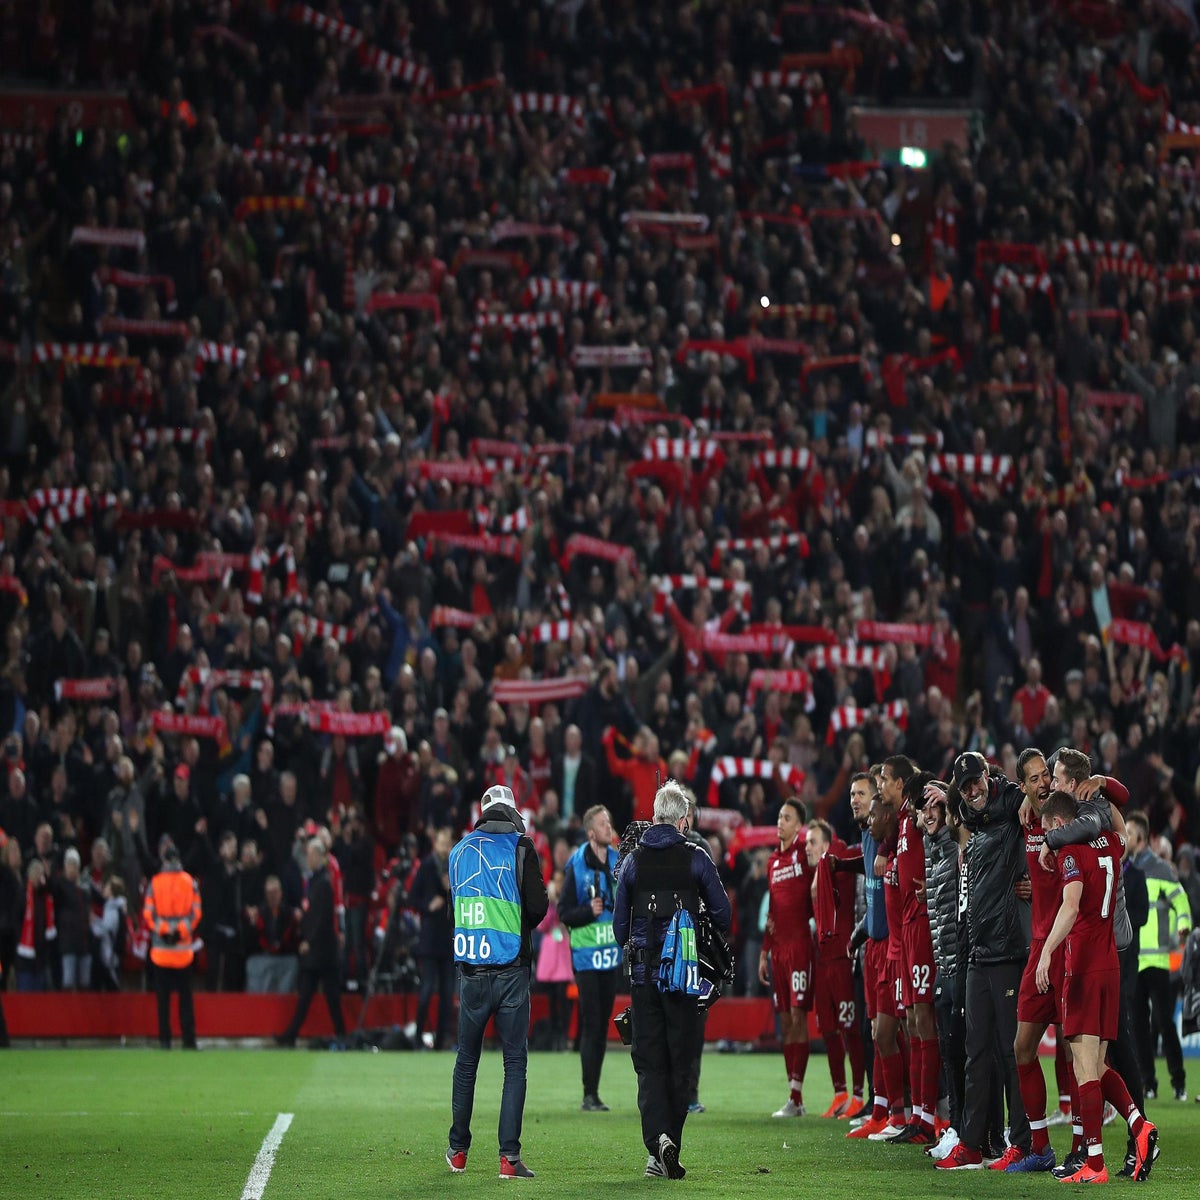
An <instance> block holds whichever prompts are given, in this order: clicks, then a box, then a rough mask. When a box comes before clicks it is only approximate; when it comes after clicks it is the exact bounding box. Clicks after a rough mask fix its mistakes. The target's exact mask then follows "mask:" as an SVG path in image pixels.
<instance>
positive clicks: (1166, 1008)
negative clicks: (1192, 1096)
mask: <svg viewBox="0 0 1200 1200" xmlns="http://www.w3.org/2000/svg"><path fill="white" fill-rule="evenodd" d="M1136 1011H1137V1017H1136V1019H1135V1020H1134V1028H1135V1029H1136V1031H1137V1035H1138V1056H1139V1057H1140V1058H1141V1060H1142V1083H1143V1084H1144V1085H1145V1086H1146V1087H1147V1088H1149V1089H1153V1090H1154V1091H1158V1071H1157V1065H1156V1063H1155V1061H1154V1060H1155V1042H1156V1040H1157V1039H1156V1037H1155V1029H1156V1028H1157V1031H1158V1033H1160V1034H1161V1035H1162V1050H1163V1058H1165V1059H1166V1060H1167V1070H1168V1071H1169V1072H1170V1075H1171V1086H1172V1087H1173V1088H1175V1089H1176V1090H1177V1091H1179V1090H1181V1089H1182V1088H1184V1087H1185V1086H1186V1084H1187V1079H1186V1076H1185V1075H1184V1072H1183V1049H1182V1047H1181V1046H1180V1045H1179V1031H1178V1030H1177V1029H1176V1028H1175V989H1174V988H1173V987H1172V986H1171V973H1170V971H1168V970H1167V969H1166V968H1165V967H1147V968H1146V969H1145V970H1144V971H1139V972H1138V992H1137V1010H1136Z"/></svg>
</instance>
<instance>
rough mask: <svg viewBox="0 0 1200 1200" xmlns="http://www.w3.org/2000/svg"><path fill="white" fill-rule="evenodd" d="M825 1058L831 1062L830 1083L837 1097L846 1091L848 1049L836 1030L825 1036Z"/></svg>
mask: <svg viewBox="0 0 1200 1200" xmlns="http://www.w3.org/2000/svg"><path fill="white" fill-rule="evenodd" d="M825 1057H826V1058H827V1059H828V1060H829V1082H830V1083H832V1084H833V1093H834V1095H835V1096H838V1095H841V1093H842V1092H844V1091H845V1090H846V1047H845V1044H844V1043H843V1042H842V1035H841V1034H840V1033H839V1032H838V1031H837V1030H834V1032H833V1033H827V1034H826V1035H825Z"/></svg>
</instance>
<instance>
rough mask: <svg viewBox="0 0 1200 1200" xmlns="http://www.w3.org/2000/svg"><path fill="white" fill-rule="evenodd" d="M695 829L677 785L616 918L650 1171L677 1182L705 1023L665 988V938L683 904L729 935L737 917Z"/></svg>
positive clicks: (647, 839) (636, 858) (661, 797)
mask: <svg viewBox="0 0 1200 1200" xmlns="http://www.w3.org/2000/svg"><path fill="white" fill-rule="evenodd" d="M689 831H690V823H689V820H688V796H687V793H686V792H685V791H684V790H683V788H681V787H680V786H679V784H677V783H675V782H674V781H673V780H669V781H668V782H667V783H665V784H664V785H663V786H662V787H660V788H659V789H658V792H657V793H656V795H655V797H654V824H653V825H652V826H651V827H650V828H649V829H647V830H646V832H645V833H644V834H643V835H642V839H641V842H640V844H639V845H638V848H637V849H636V850H635V851H634V852H633V853H632V854H631V855H630V856H629V857H628V858H627V859H626V860H625V861H624V862H623V863H622V864H621V868H620V870H619V872H618V878H617V900H616V908H615V911H614V913H613V933H614V934H615V935H616V938H617V944H618V945H621V946H626V947H627V949H626V954H627V956H628V958H629V963H630V984H631V986H630V993H631V999H632V1004H633V1065H634V1069H635V1070H636V1071H637V1077H638V1108H639V1110H640V1111H641V1114H642V1141H643V1142H644V1143H645V1145H646V1149H647V1150H649V1152H650V1158H649V1161H648V1162H647V1163H646V1174H647V1175H648V1176H660V1177H661V1176H664V1175H665V1176H667V1177H668V1178H670V1179H682V1178H683V1177H684V1174H685V1171H684V1168H683V1166H682V1165H681V1164H680V1162H679V1146H680V1143H681V1141H682V1138H683V1124H684V1121H686V1120H687V1114H688V1097H689V1091H690V1089H691V1085H692V1079H693V1075H694V1073H695V1060H696V1059H697V1058H698V1057H699V1056H700V1054H701V1052H702V1051H703V1049H704V1033H703V1028H704V1025H703V1018H702V1013H701V1009H700V1005H699V1002H698V1000H697V999H696V998H695V997H694V996H688V995H684V994H682V993H678V992H660V991H659V989H658V986H657V983H656V976H657V973H658V968H659V962H660V960H661V957H662V948H663V938H664V936H665V935H666V931H667V926H668V925H669V924H670V921H671V917H672V916H673V915H674V912H675V904H676V902H678V903H679V904H681V905H682V906H683V907H684V908H686V909H687V911H688V912H689V913H691V914H692V917H693V919H695V917H696V915H697V914H698V912H699V909H700V902H701V901H703V902H704V905H705V907H706V908H707V910H708V912H709V915H710V916H711V918H712V922H713V924H714V925H715V926H716V927H717V928H718V929H720V930H722V931H723V932H728V930H729V924H730V919H731V916H732V914H731V911H730V907H729V897H728V896H727V895H726V894H725V888H724V887H723V886H722V884H721V879H720V876H719V875H718V874H717V869H716V867H715V866H713V862H712V859H710V858H709V857H708V855H707V854H706V853H705V852H704V851H703V850H701V849H700V848H699V847H697V846H694V845H691V844H690V843H689V842H688V841H687V834H688V832H689Z"/></svg>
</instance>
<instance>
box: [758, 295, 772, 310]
mask: <svg viewBox="0 0 1200 1200" xmlns="http://www.w3.org/2000/svg"><path fill="white" fill-rule="evenodd" d="M758 302H759V304H761V305H762V307H763V308H770V307H771V297H770V296H759V298H758Z"/></svg>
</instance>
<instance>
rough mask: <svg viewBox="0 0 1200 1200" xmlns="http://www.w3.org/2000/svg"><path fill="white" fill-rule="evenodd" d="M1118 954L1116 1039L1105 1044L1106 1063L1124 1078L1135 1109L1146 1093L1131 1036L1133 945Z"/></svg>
mask: <svg viewBox="0 0 1200 1200" xmlns="http://www.w3.org/2000/svg"><path fill="white" fill-rule="evenodd" d="M1118 957H1119V958H1120V961H1121V1003H1120V1009H1119V1011H1118V1013H1117V1036H1116V1040H1115V1041H1112V1042H1109V1043H1108V1062H1109V1065H1110V1066H1111V1067H1112V1069H1113V1070H1114V1071H1116V1073H1117V1074H1118V1075H1120V1076H1121V1078H1122V1079H1123V1080H1125V1086H1126V1087H1127V1088H1128V1089H1129V1097H1130V1099H1131V1100H1132V1101H1133V1102H1134V1104H1136V1105H1137V1106H1138V1108H1140V1109H1145V1107H1146V1092H1145V1085H1144V1084H1143V1082H1142V1066H1141V1063H1140V1062H1139V1061H1138V1043H1137V1039H1136V1038H1135V1037H1134V1036H1133V1025H1132V1023H1131V1020H1130V1018H1131V1016H1132V1014H1133V1012H1134V1006H1135V1005H1136V1003H1137V983H1138V962H1137V959H1138V954H1137V948H1136V947H1134V946H1130V947H1128V948H1126V949H1125V950H1122V951H1120V953H1119V955H1118Z"/></svg>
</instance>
